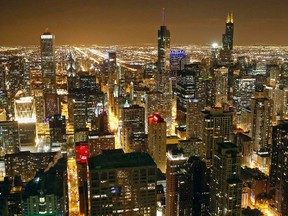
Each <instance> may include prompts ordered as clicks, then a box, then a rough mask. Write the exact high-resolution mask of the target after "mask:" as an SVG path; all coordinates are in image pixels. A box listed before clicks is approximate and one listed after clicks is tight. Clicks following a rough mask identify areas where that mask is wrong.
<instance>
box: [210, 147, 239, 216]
mask: <svg viewBox="0 0 288 216" xmlns="http://www.w3.org/2000/svg"><path fill="white" fill-rule="evenodd" d="M215 149H216V151H215V154H214V157H213V164H212V167H213V168H212V176H211V184H210V210H209V211H210V215H211V216H219V215H223V216H224V215H225V216H226V215H227V216H228V215H235V216H240V215H241V198H242V181H241V180H240V170H241V157H242V155H241V153H239V151H238V147H237V146H236V145H234V144H233V143H231V142H222V143H217V146H216V148H215Z"/></svg>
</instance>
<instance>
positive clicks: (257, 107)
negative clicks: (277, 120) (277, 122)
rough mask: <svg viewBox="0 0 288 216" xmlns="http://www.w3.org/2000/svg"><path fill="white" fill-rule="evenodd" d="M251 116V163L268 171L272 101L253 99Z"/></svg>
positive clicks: (261, 98)
mask: <svg viewBox="0 0 288 216" xmlns="http://www.w3.org/2000/svg"><path fill="white" fill-rule="evenodd" d="M251 114H252V118H251V122H252V123H251V134H252V139H253V141H254V145H253V161H254V162H255V163H256V164H257V165H258V167H259V169H260V170H262V171H264V170H267V169H268V170H269V162H270V161H269V151H270V146H271V141H272V140H271V138H272V114H273V101H272V100H270V99H267V98H263V97H260V98H253V99H252V105H251Z"/></svg>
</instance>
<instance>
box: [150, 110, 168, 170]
mask: <svg viewBox="0 0 288 216" xmlns="http://www.w3.org/2000/svg"><path fill="white" fill-rule="evenodd" d="M166 127H167V126H166V122H165V121H164V119H163V118H162V117H161V116H160V115H158V114H153V115H151V116H149V117H148V153H149V154H150V155H151V157H152V158H153V159H154V161H155V163H156V164H157V167H158V168H159V169H160V170H161V171H162V172H163V173H165V172H166Z"/></svg>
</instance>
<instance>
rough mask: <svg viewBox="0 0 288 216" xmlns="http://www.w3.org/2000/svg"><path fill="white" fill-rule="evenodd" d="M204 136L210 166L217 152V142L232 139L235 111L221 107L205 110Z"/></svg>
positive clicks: (207, 160) (206, 157) (206, 155)
mask: <svg viewBox="0 0 288 216" xmlns="http://www.w3.org/2000/svg"><path fill="white" fill-rule="evenodd" d="M203 114H204V119H203V136H202V140H203V143H204V148H205V159H206V162H207V166H208V167H209V166H210V165H211V162H212V158H213V155H214V152H215V150H216V149H215V148H216V143H219V142H223V141H224V140H231V135H232V129H233V125H232V117H233V112H229V111H224V110H223V108H221V107H215V108H211V110H210V111H203Z"/></svg>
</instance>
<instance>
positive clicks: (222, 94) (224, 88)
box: [214, 67, 230, 104]
mask: <svg viewBox="0 0 288 216" xmlns="http://www.w3.org/2000/svg"><path fill="white" fill-rule="evenodd" d="M214 74H215V81H216V102H215V103H216V104H222V103H227V102H228V89H229V87H230V86H228V75H229V74H228V68H225V67H221V68H219V69H215V72H214Z"/></svg>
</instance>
